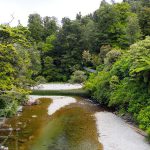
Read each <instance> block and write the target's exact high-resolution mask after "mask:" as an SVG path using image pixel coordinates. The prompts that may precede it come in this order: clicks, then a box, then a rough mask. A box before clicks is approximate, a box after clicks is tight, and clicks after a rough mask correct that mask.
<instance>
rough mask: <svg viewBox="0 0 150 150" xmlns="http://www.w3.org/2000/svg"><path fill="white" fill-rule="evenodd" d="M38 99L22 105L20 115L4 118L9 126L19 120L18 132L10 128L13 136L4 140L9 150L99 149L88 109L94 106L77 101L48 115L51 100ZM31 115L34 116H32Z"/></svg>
mask: <svg viewBox="0 0 150 150" xmlns="http://www.w3.org/2000/svg"><path fill="white" fill-rule="evenodd" d="M41 102H42V103H41V104H40V105H37V106H30V107H25V108H24V111H23V113H22V116H20V117H15V118H11V119H10V120H8V122H7V123H8V124H12V126H13V124H15V123H17V122H22V124H21V125H20V128H21V130H20V131H19V132H18V136H17V134H16V133H15V132H14V135H15V136H16V139H15V140H12V139H10V140H9V141H8V143H7V146H9V148H10V150H101V145H100V144H99V142H98V139H97V132H96V125H95V120H94V118H93V116H92V115H93V113H92V112H90V111H89V109H94V107H95V106H86V104H85V105H84V106H83V105H81V104H79V103H78V102H77V103H75V104H71V105H69V106H66V107H65V108H62V109H60V110H59V111H57V112H56V113H55V114H53V115H52V116H48V115H47V108H48V106H49V105H50V103H51V101H50V99H41ZM33 115H37V117H36V118H32V116H33ZM25 123H26V125H25V126H24V124H25ZM23 126H24V127H23ZM14 127H15V126H14ZM16 141H18V143H17V142H16ZM16 143H17V144H16ZM12 145H13V146H12ZM17 147H18V149H17Z"/></svg>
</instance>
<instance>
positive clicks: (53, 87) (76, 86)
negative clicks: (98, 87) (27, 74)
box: [32, 83, 82, 90]
mask: <svg viewBox="0 0 150 150" xmlns="http://www.w3.org/2000/svg"><path fill="white" fill-rule="evenodd" d="M80 88H82V85H81V84H69V83H64V84H61V83H54V84H53V83H50V84H40V85H38V86H36V87H33V88H32V89H34V90H72V89H80Z"/></svg>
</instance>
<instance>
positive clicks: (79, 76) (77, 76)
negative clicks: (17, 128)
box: [69, 70, 87, 83]
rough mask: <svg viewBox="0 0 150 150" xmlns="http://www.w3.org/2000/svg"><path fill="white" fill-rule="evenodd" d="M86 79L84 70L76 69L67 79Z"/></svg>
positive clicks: (78, 81)
mask: <svg viewBox="0 0 150 150" xmlns="http://www.w3.org/2000/svg"><path fill="white" fill-rule="evenodd" d="M86 79H87V76H86V75H85V72H83V71H80V70H77V71H75V72H73V75H71V78H70V80H69V82H70V83H83V82H85V80H86Z"/></svg>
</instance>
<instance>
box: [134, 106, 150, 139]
mask: <svg viewBox="0 0 150 150" xmlns="http://www.w3.org/2000/svg"><path fill="white" fill-rule="evenodd" d="M137 119H138V122H139V127H140V128H141V129H143V130H146V132H147V133H148V135H149V137H150V105H149V106H147V107H145V108H144V109H142V110H141V111H140V113H139V115H138V117H137Z"/></svg>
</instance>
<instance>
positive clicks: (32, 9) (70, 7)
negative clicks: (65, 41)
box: [0, 0, 122, 26]
mask: <svg viewBox="0 0 150 150" xmlns="http://www.w3.org/2000/svg"><path fill="white" fill-rule="evenodd" d="M107 1H108V2H109V1H110V0H107ZM121 1H122V0H116V2H121ZM100 3H101V0H0V24H2V23H8V22H10V21H11V19H12V17H11V16H14V18H15V19H14V20H13V22H12V23H11V26H16V25H17V24H18V20H20V22H21V24H23V25H24V26H26V25H27V21H28V16H29V14H32V13H38V14H40V15H41V17H44V16H50V17H52V16H55V17H56V18H57V19H58V22H60V21H61V19H62V18H63V17H69V18H70V19H75V17H76V14H77V13H78V12H81V14H82V15H87V14H89V13H92V12H94V11H95V10H96V9H98V8H99V6H100Z"/></svg>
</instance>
